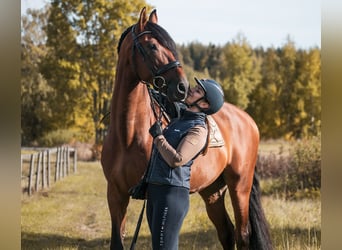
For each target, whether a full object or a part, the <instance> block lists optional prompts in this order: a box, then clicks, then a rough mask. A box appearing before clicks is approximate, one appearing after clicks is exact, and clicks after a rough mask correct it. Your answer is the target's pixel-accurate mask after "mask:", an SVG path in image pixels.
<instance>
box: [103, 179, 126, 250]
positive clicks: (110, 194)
mask: <svg viewBox="0 0 342 250" xmlns="http://www.w3.org/2000/svg"><path fill="white" fill-rule="evenodd" d="M107 200H108V206H109V211H110V216H111V221H112V236H111V244H110V249H111V250H121V249H124V247H123V240H124V234H125V222H126V211H127V206H128V202H129V197H121V196H120V194H119V193H118V192H117V189H116V188H115V187H113V186H112V185H110V183H108V188H107Z"/></svg>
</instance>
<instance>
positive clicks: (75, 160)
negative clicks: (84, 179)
mask: <svg viewBox="0 0 342 250" xmlns="http://www.w3.org/2000/svg"><path fill="white" fill-rule="evenodd" d="M76 172H77V149H76V148H75V149H74V173H76Z"/></svg>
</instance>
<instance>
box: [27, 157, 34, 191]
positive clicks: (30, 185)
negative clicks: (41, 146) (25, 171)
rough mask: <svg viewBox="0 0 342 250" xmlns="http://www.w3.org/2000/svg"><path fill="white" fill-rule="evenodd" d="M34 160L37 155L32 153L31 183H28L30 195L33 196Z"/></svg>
mask: <svg viewBox="0 0 342 250" xmlns="http://www.w3.org/2000/svg"><path fill="white" fill-rule="evenodd" d="M34 160H35V155H34V154H32V155H31V161H30V176H29V184H28V195H29V196H31V194H32V178H33V174H34Z"/></svg>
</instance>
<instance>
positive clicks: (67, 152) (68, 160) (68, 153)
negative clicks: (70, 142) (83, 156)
mask: <svg viewBox="0 0 342 250" xmlns="http://www.w3.org/2000/svg"><path fill="white" fill-rule="evenodd" d="M65 156H66V165H67V175H69V174H70V157H69V156H70V150H69V147H67V148H66V155H65Z"/></svg>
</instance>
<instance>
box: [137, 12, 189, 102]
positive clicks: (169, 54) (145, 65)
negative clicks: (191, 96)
mask: <svg viewBox="0 0 342 250" xmlns="http://www.w3.org/2000/svg"><path fill="white" fill-rule="evenodd" d="M157 23H158V17H157V14H156V10H154V11H152V13H151V14H150V16H149V18H147V16H146V9H145V8H143V9H142V11H141V13H140V18H139V21H138V23H137V24H135V25H133V26H132V28H131V36H132V39H133V57H132V60H133V65H134V69H135V72H136V74H137V76H138V78H139V80H140V81H142V82H152V83H153V85H154V86H155V88H156V89H157V90H159V91H160V92H162V93H164V94H166V95H167V96H168V98H169V99H170V100H171V101H181V100H184V99H185V97H186V95H187V90H188V88H189V82H188V80H187V78H186V75H185V73H184V70H183V68H182V67H181V65H180V63H179V61H178V56H177V51H176V44H175V42H174V41H173V40H172V38H171V37H170V35H169V34H168V33H167V32H166V31H165V30H164V29H163V28H162V27H160V26H159V25H158V24H157Z"/></svg>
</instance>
